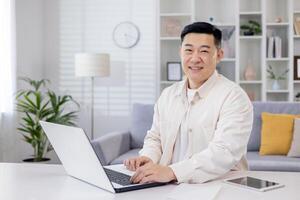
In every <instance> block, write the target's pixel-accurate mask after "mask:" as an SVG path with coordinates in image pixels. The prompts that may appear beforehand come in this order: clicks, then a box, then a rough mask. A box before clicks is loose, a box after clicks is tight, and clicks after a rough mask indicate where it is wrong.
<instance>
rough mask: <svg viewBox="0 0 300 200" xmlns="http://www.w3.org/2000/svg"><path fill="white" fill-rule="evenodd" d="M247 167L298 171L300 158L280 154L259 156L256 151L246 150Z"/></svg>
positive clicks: (255, 169) (261, 169) (257, 169)
mask: <svg viewBox="0 0 300 200" xmlns="http://www.w3.org/2000/svg"><path fill="white" fill-rule="evenodd" d="M246 157H247V160H248V165H249V169H250V170H253V171H291V172H299V171H300V159H299V158H290V157H287V156H281V155H267V156H260V155H259V153H258V151H249V152H247V155H246Z"/></svg>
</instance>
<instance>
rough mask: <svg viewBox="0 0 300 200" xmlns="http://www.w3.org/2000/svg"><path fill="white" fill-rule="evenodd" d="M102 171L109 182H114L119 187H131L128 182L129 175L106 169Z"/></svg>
mask: <svg viewBox="0 0 300 200" xmlns="http://www.w3.org/2000/svg"><path fill="white" fill-rule="evenodd" d="M104 171H105V172H106V174H107V176H108V178H109V180H110V181H111V182H114V183H117V184H120V185H132V184H133V183H131V182H130V176H129V175H126V174H123V173H120V172H117V171H114V170H111V169H107V168H104Z"/></svg>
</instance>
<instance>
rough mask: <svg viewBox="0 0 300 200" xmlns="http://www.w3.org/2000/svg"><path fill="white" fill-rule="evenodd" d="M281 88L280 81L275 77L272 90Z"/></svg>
mask: <svg viewBox="0 0 300 200" xmlns="http://www.w3.org/2000/svg"><path fill="white" fill-rule="evenodd" d="M279 89H280V84H279V81H278V80H277V79H274V80H273V84H272V90H279Z"/></svg>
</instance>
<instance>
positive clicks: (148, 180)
mask: <svg viewBox="0 0 300 200" xmlns="http://www.w3.org/2000/svg"><path fill="white" fill-rule="evenodd" d="M151 182H155V176H154V175H153V174H151V175H149V176H145V177H143V178H142V180H141V181H140V183H141V184H143V183H151Z"/></svg>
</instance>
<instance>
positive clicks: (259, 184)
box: [225, 176, 284, 192]
mask: <svg viewBox="0 0 300 200" xmlns="http://www.w3.org/2000/svg"><path fill="white" fill-rule="evenodd" d="M225 182H226V183H230V184H233V185H236V186H241V187H244V188H248V189H253V190H257V191H261V192H264V191H267V190H272V189H275V188H280V187H283V186H284V185H283V184H280V183H276V182H273V181H267V180H262V179H259V178H254V177H250V176H246V177H240V178H235V179H226V180H225Z"/></svg>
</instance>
